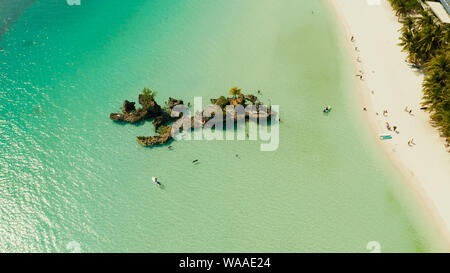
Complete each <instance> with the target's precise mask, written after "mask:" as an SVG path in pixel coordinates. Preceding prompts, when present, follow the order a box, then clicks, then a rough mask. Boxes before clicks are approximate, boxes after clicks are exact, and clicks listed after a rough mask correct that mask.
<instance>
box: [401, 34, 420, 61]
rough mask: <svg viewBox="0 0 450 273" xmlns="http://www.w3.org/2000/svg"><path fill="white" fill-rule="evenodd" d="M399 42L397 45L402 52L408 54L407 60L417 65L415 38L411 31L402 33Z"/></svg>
mask: <svg viewBox="0 0 450 273" xmlns="http://www.w3.org/2000/svg"><path fill="white" fill-rule="evenodd" d="M400 41H401V42H400V43H399V45H400V46H402V47H403V51H405V52H408V53H409V55H408V60H409V61H410V62H412V63H413V64H418V63H417V62H418V54H417V48H418V44H417V36H415V35H414V33H413V32H412V31H405V32H403V33H402V36H401V37H400Z"/></svg>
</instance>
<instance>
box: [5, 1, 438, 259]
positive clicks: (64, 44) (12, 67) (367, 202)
mask: <svg viewBox="0 0 450 273" xmlns="http://www.w3.org/2000/svg"><path fill="white" fill-rule="evenodd" d="M337 33H338V32H337V29H336V26H335V21H334V19H333V17H332V13H331V12H330V10H329V9H328V8H327V7H326V5H325V2H322V1H309V0H302V1H299V0H283V1H269V0H258V1H256V0H246V1H237V0H235V1H230V0H227V1H225V0H219V1H201V0H190V1H172V0H170V1H162V0H161V1H150V0H127V1H119V0H98V1H90V0H81V6H69V5H67V4H66V2H65V1H63V0H58V1H57V0H53V1H37V2H35V3H34V4H33V5H32V6H31V7H29V8H28V9H27V10H26V11H25V12H24V13H23V15H22V16H21V17H20V18H19V19H18V20H17V21H16V22H15V23H14V24H13V25H12V26H11V27H10V29H9V31H8V32H7V33H5V34H4V36H3V38H2V40H1V41H0V46H1V47H2V48H3V49H4V51H2V52H0V65H1V66H0V145H1V146H0V168H1V169H0V251H2V252H3V251H4V252H7V251H8V252H10V251H12V252H16V251H35V252H67V251H70V250H71V249H67V246H69V248H70V246H73V244H74V243H73V242H75V244H79V246H80V250H81V251H82V252H97V251H99V252H105V251H116V252H126V251H132V252H141V251H145V252H180V251H182V252H183V251H191V252H205V251H208V252H232V251H245V252H250V251H253V252H303V251H319V252H322V251H358V252H367V251H368V250H366V245H367V243H368V242H369V241H378V242H379V243H380V245H381V247H382V251H386V252H388V251H389V252H390V251H407V252H416V251H435V250H439V247H440V246H438V244H437V243H436V242H435V238H434V236H433V233H434V232H435V230H434V228H433V227H432V226H431V225H429V224H428V223H427V221H428V220H427V218H426V217H425V216H424V215H425V214H424V212H423V211H422V210H421V209H420V206H419V205H418V204H417V202H415V201H416V200H415V196H414V195H413V194H412V193H411V192H409V191H408V189H407V188H406V186H405V183H404V181H403V180H402V178H401V177H400V175H399V174H398V173H397V172H396V170H394V169H393V167H391V166H390V165H389V162H387V158H386V157H385V156H384V155H383V153H382V152H381V151H379V150H378V146H377V145H376V141H375V140H374V139H373V138H372V136H371V135H370V132H369V129H368V127H367V126H366V125H365V123H364V120H363V117H361V116H360V115H359V114H360V109H358V106H357V103H356V101H357V98H356V97H357V93H356V91H355V90H354V87H353V86H352V84H351V77H349V75H351V74H352V70H351V66H350V65H351V64H350V63H349V62H348V60H349V58H348V56H347V55H346V53H345V50H344V49H343V48H342V47H340V46H339V43H340V42H341V40H340V37H338V34H337ZM234 85H238V86H240V87H242V88H243V89H244V90H245V91H248V92H253V93H255V91H256V90H258V89H260V90H262V92H263V96H262V100H263V101H265V102H268V100H269V99H270V102H271V103H272V104H278V105H280V115H281V119H282V122H281V124H280V146H279V149H278V150H277V151H275V152H261V151H260V150H259V145H260V142H258V141H210V142H207V141H190V142H186V141H185V142H175V143H173V144H172V145H173V146H174V149H173V150H172V151H170V150H168V149H167V147H161V148H151V149H149V148H144V147H141V146H140V145H139V144H138V143H137V142H136V141H135V137H136V136H138V135H151V134H153V126H152V124H151V123H150V122H147V123H144V124H141V125H137V126H136V125H129V124H128V125H120V124H116V123H113V122H112V121H110V120H109V113H110V112H118V111H119V110H120V107H121V105H122V102H123V100H124V99H129V100H136V98H137V94H138V92H139V90H141V89H142V88H143V87H144V86H148V87H150V88H152V89H154V90H156V91H157V92H158V96H157V100H158V101H159V102H160V104H162V102H163V101H164V100H167V99H168V97H169V96H171V97H176V98H182V99H184V100H185V101H191V102H193V98H194V96H203V98H204V102H205V103H206V102H207V101H208V100H209V98H212V97H218V96H219V95H222V94H226V92H227V90H228V89H229V88H230V87H232V86H234ZM325 105H332V106H333V111H332V113H331V114H330V115H328V116H323V115H322V114H321V110H322V108H323V107H324V106H325ZM236 154H239V158H236V156H235V155H236ZM194 159H199V160H200V164H198V165H193V164H192V163H191V162H192V160H194ZM152 176H157V177H158V178H159V180H160V181H162V182H163V183H164V185H165V188H164V189H162V190H161V189H158V188H157V187H155V186H154V185H153V183H152V182H151V177H152ZM72 250H73V249H72Z"/></svg>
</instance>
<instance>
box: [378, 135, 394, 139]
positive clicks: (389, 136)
mask: <svg viewBox="0 0 450 273" xmlns="http://www.w3.org/2000/svg"><path fill="white" fill-rule="evenodd" d="M380 139H392V136H391V134H380Z"/></svg>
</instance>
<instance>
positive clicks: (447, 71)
mask: <svg viewBox="0 0 450 273" xmlns="http://www.w3.org/2000/svg"><path fill="white" fill-rule="evenodd" d="M449 52H450V48H447V50H446V51H445V50H442V51H440V52H439V53H438V54H436V55H435V56H434V57H433V58H432V59H431V60H430V61H429V62H428V63H427V64H426V71H427V75H426V77H425V80H424V83H423V92H424V102H423V105H424V106H427V107H428V111H430V113H431V118H432V119H433V120H434V122H435V123H436V125H437V126H438V127H439V128H440V129H441V130H442V133H443V135H444V136H445V137H447V140H450V53H449Z"/></svg>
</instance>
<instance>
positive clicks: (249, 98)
mask: <svg viewBox="0 0 450 273" xmlns="http://www.w3.org/2000/svg"><path fill="white" fill-rule="evenodd" d="M229 93H230V94H231V95H233V97H228V98H226V97H224V96H221V97H219V98H217V99H211V100H210V101H211V103H212V104H213V105H215V106H218V107H220V109H221V110H222V112H223V115H224V116H225V115H226V114H227V106H229V105H230V106H235V107H236V106H242V107H243V108H246V107H247V106H249V105H251V106H253V107H252V109H253V110H252V111H246V112H245V113H244V115H245V117H242V118H245V119H246V120H247V119H250V118H252V119H254V120H256V121H257V120H258V118H266V119H270V117H271V116H272V115H275V112H272V111H271V108H270V107H267V106H265V105H262V103H261V102H260V101H259V100H258V97H256V96H255V95H244V94H242V93H241V89H239V88H237V87H233V88H231V89H230V92H229ZM155 96H156V93H155V92H153V91H152V90H150V89H148V88H144V90H143V91H142V94H139V100H138V101H139V104H140V105H141V108H138V109H136V103H135V102H130V101H128V100H125V101H124V102H123V105H122V113H111V114H110V116H109V117H110V119H111V120H113V121H116V122H128V123H138V122H142V121H146V120H153V122H152V123H153V125H154V126H155V131H156V132H157V133H158V134H157V135H155V136H138V137H137V141H138V142H139V144H141V145H142V146H157V145H162V144H166V143H167V142H168V141H170V140H172V139H173V135H172V125H169V124H173V123H174V122H176V121H177V120H179V119H180V118H182V117H183V116H182V113H180V115H177V116H176V117H172V111H173V110H174V107H175V106H177V105H184V102H183V101H182V100H177V99H174V98H169V101H168V102H167V103H166V105H167V107H161V106H160V105H158V103H157V102H156V101H155ZM212 118H214V114H213V115H211V116H209V117H205V116H204V115H203V112H201V113H200V112H196V113H195V115H194V116H192V117H191V123H190V124H191V129H194V128H203V127H204V126H205V124H206V123H207V122H208V121H209V120H211V119H212ZM232 118H233V119H234V122H237V120H238V118H239V117H238V114H236V113H234V115H232ZM224 122H225V119H224Z"/></svg>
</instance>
